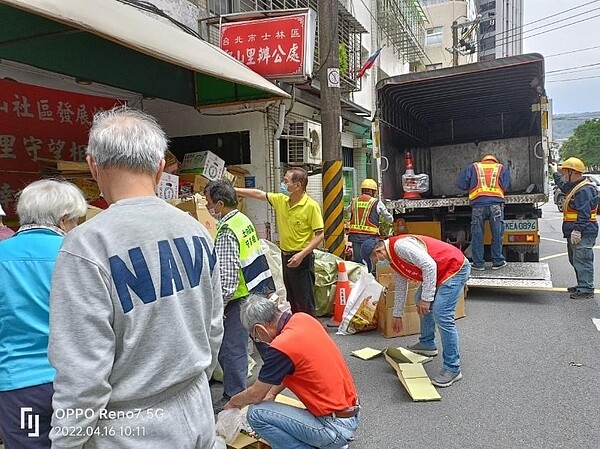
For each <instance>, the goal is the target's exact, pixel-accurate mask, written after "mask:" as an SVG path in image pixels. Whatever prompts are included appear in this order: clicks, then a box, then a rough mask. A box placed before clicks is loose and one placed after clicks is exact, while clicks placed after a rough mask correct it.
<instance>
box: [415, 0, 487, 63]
mask: <svg viewBox="0 0 600 449" xmlns="http://www.w3.org/2000/svg"><path fill="white" fill-rule="evenodd" d="M421 2H422V3H423V9H424V10H425V14H426V15H427V18H428V20H429V22H428V24H427V28H426V29H425V40H424V49H425V54H426V56H427V64H426V66H425V68H426V69H427V70H435V69H441V68H444V67H452V66H453V65H462V64H467V63H469V62H473V61H474V60H476V58H477V55H476V40H477V38H476V32H475V29H476V27H477V24H476V23H475V22H474V21H473V18H474V14H473V8H472V6H473V3H472V0H468V1H467V0H458V1H456V0H453V1H448V0H421ZM455 56H456V58H455Z"/></svg>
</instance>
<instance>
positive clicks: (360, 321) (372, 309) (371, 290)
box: [337, 270, 383, 335]
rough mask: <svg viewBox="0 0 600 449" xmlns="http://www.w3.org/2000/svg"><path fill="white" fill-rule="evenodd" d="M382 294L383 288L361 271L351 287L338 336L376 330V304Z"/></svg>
mask: <svg viewBox="0 0 600 449" xmlns="http://www.w3.org/2000/svg"><path fill="white" fill-rule="evenodd" d="M382 293H383V286H382V285H381V284H380V283H379V282H377V281H376V280H375V278H374V277H373V275H372V274H370V273H368V272H367V270H363V271H362V274H361V276H360V278H359V279H358V281H357V282H356V284H354V286H353V287H352V291H351V292H350V295H348V300H347V301H346V308H345V309H344V314H343V316H342V322H341V323H340V326H339V327H338V331H337V333H338V334H342V335H352V334H355V333H357V332H364V331H368V330H373V329H376V328H377V304H378V302H379V299H380V298H381V294H382Z"/></svg>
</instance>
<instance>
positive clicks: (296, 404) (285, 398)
mask: <svg viewBox="0 0 600 449" xmlns="http://www.w3.org/2000/svg"><path fill="white" fill-rule="evenodd" d="M275 402H279V403H280V404H287V405H292V406H294V407H298V408H306V407H305V406H304V404H303V403H302V402H300V401H299V400H298V399H294V398H290V397H289V396H284V395H282V394H278V395H277V396H276V397H275Z"/></svg>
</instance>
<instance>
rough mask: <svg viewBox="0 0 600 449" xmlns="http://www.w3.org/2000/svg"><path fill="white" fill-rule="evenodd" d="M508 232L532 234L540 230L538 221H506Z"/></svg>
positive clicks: (505, 227)
mask: <svg viewBox="0 0 600 449" xmlns="http://www.w3.org/2000/svg"><path fill="white" fill-rule="evenodd" d="M504 229H505V231H506V232H530V231H537V230H538V222H537V220H504Z"/></svg>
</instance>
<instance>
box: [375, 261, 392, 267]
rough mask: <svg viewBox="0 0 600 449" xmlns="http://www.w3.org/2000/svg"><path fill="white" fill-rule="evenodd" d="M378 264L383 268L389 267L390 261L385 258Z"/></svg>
mask: <svg viewBox="0 0 600 449" xmlns="http://www.w3.org/2000/svg"><path fill="white" fill-rule="evenodd" d="M377 265H378V266H380V267H381V268H387V267H389V266H390V261H389V260H387V259H385V260H380V261H378V262H377Z"/></svg>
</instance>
